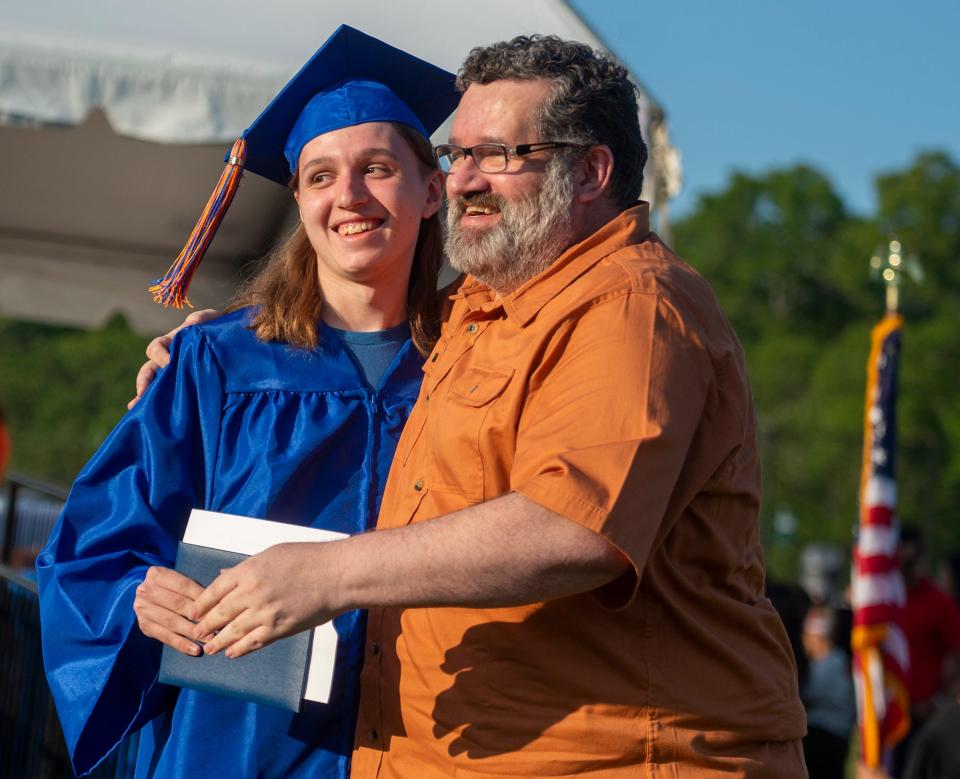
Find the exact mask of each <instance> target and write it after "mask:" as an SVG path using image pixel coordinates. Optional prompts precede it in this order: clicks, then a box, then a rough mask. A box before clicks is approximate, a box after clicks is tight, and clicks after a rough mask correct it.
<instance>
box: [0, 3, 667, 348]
mask: <svg viewBox="0 0 960 779" xmlns="http://www.w3.org/2000/svg"><path fill="white" fill-rule="evenodd" d="M340 23H347V24H350V25H352V26H354V27H357V28H358V29H361V30H364V31H365V32H368V33H370V34H373V35H375V36H377V37H380V38H382V39H384V40H386V41H388V42H390V43H393V44H394V45H397V46H399V47H401V48H404V49H406V50H408V51H411V52H412V53H414V54H417V55H419V56H421V57H423V58H425V59H428V60H430V61H432V62H435V63H437V64H438V65H441V66H443V67H446V68H448V69H450V70H453V71H455V70H456V69H457V67H458V66H459V63H460V62H461V60H462V59H463V56H464V54H465V53H466V52H467V51H468V50H469V49H470V48H471V47H472V46H474V45H478V44H484V43H490V42H493V41H497V40H504V39H508V38H510V37H513V36H514V35H518V34H524V33H534V32H539V33H555V34H557V35H560V36H561V37H565V38H571V39H576V40H581V41H584V42H586V43H589V44H591V45H593V46H598V47H602V46H603V44H602V42H601V41H600V40H599V39H598V38H597V36H596V35H595V34H594V33H593V32H592V31H591V30H590V28H589V27H588V26H587V25H586V24H585V23H584V21H583V20H582V19H581V18H580V17H579V16H578V15H577V14H576V12H574V11H573V10H572V9H571V8H570V6H569V5H568V4H567V3H565V2H562V1H559V0H524V1H523V2H515V1H511V0H487V1H486V2H485V3H483V4H482V5H478V6H470V7H464V6H453V5H452V4H448V3H441V2H439V1H438V0H406V2H404V3H402V4H400V3H388V2H383V0H367V2H365V3H362V4H361V3H355V4H351V8H350V9H349V10H348V9H346V8H345V7H344V4H341V3H332V2H316V1H314V2H306V1H305V0H272V2H271V3H263V2H256V3H255V2H252V1H251V0H230V1H229V2H228V1H227V0H165V1H164V2H163V3H162V4H156V3H150V4H148V3H147V2H145V1H144V0H84V2H82V3H76V2H67V0H34V2H31V3H7V4H4V6H3V7H0V125H2V126H0V170H3V171H4V175H3V179H2V180H3V181H4V183H3V185H2V188H0V315H6V316H18V317H31V318H41V319H51V320H53V321H60V322H65V323H72V324H83V325H91V324H95V323H97V322H99V321H102V320H103V319H105V318H106V317H107V316H109V315H110V314H112V313H114V312H116V311H118V310H120V311H123V312H124V313H125V314H126V315H127V316H128V318H130V320H131V321H132V322H133V324H134V325H135V326H137V327H138V328H140V329H142V330H147V331H151V330H156V329H157V328H158V327H163V326H165V325H166V323H167V322H169V321H172V320H175V319H178V318H179V316H180V315H179V314H170V313H169V312H163V311H162V310H161V309H159V307H153V304H152V303H151V302H150V300H149V297H148V296H147V295H146V293H145V292H142V291H141V290H142V289H143V287H145V286H146V283H147V282H148V281H149V279H150V278H152V277H155V276H159V275H162V273H163V271H164V270H165V268H166V265H167V264H168V263H169V260H170V259H171V258H172V257H173V256H176V253H177V252H178V250H179V245H180V244H181V243H182V241H183V239H184V237H185V236H186V234H187V233H188V232H189V229H190V226H191V225H192V221H193V219H194V218H195V216H196V214H197V213H198V211H199V207H200V206H201V205H202V203H203V201H204V200H205V198H206V195H207V194H208V192H209V188H210V187H211V186H212V184H213V182H214V181H215V179H216V176H217V174H218V172H219V168H220V166H221V164H222V163H221V160H222V157H221V155H220V154H219V153H218V151H217V150H214V149H210V148H209V147H207V146H206V145H207V144H217V145H219V146H224V145H226V144H229V143H230V142H231V141H232V140H233V139H234V138H236V137H237V136H238V135H239V134H240V133H241V132H242V130H243V129H244V128H245V127H246V126H247V125H248V124H249V123H250V122H251V121H252V120H253V118H254V117H256V115H257V114H258V113H259V112H260V110H261V109H262V108H263V107H264V106H265V105H266V103H267V102H268V101H269V100H270V98H272V96H273V95H274V94H275V92H276V90H277V89H278V88H279V87H280V86H281V85H282V84H283V83H285V82H286V80H287V79H288V78H289V76H290V75H292V74H293V73H294V72H295V71H296V69H297V68H299V66H300V65H301V64H302V63H303V62H304V61H306V59H307V58H308V57H309V56H310V55H311V54H312V53H313V52H314V51H315V50H316V48H317V47H318V46H319V44H320V43H322V42H323V41H324V40H325V39H326V38H327V37H328V35H329V34H330V33H331V32H332V31H333V30H334V29H335V28H336V27H337V26H338V25H339V24H340ZM640 102H641V107H640V108H641V119H642V121H643V124H644V127H645V128H646V137H647V138H648V140H649V139H651V137H653V138H656V139H657V141H658V146H659V147H660V148H659V149H657V148H654V149H652V152H653V153H652V154H651V159H652V160H653V163H652V166H653V169H652V170H648V178H649V179H650V180H651V181H652V182H654V183H656V182H657V181H663V182H666V181H667V180H668V179H667V177H666V175H665V174H659V173H658V171H657V168H658V167H659V168H663V169H664V171H666V167H665V166H664V165H663V164H662V163H661V162H658V160H664V159H668V158H669V155H670V149H669V146H668V141H667V140H666V138H665V133H664V129H665V123H664V121H663V111H662V110H661V108H660V107H659V106H658V105H657V104H656V103H655V102H654V101H653V100H652V99H651V98H650V97H649V94H648V93H647V92H646V91H645V90H643V87H642V85H641V101H640ZM104 118H105V121H104ZM445 132H446V130H445V128H441V130H440V131H439V133H445ZM143 142H148V143H143ZM54 165H56V168H55V169H54V168H53V166H54ZM651 173H653V174H654V175H653V176H650V174H651ZM47 175H49V176H50V177H51V178H50V180H48V181H46V185H44V184H43V183H42V182H44V179H45V176H47ZM255 178H256V177H248V180H245V183H244V184H243V187H242V189H241V194H240V195H239V196H238V198H237V204H238V205H239V204H240V203H241V202H243V201H246V203H247V205H246V207H244V206H241V207H240V211H239V212H238V213H234V210H235V209H236V208H237V206H235V208H234V209H231V213H230V215H229V216H228V217H227V219H226V220H225V222H224V226H223V228H222V233H221V236H218V239H217V241H215V243H214V250H213V251H212V253H211V260H210V261H208V264H209V266H208V267H205V268H204V270H203V271H202V272H201V274H200V276H198V281H200V282H201V283H200V285H199V286H197V291H196V292H194V294H193V298H194V300H195V302H197V303H199V304H204V305H207V304H217V303H220V302H221V301H222V299H223V296H224V295H225V294H226V293H227V292H228V290H229V288H230V286H231V285H232V277H233V273H234V262H233V261H234V260H235V259H236V258H248V257H251V256H254V255H256V254H258V253H260V252H262V250H263V249H264V248H266V246H268V245H269V243H270V242H271V241H272V239H273V237H275V235H276V232H277V230H278V228H279V227H280V225H281V224H282V223H283V221H284V216H285V213H286V211H287V210H288V205H287V204H288V198H287V195H286V193H285V192H283V191H282V189H280V188H276V187H272V186H270V185H262V183H257V184H252V183H251V180H253V179H255ZM51 183H52V187H51V186H50V185H51ZM662 190H663V187H662V186H658V187H654V188H651V189H650V191H648V192H647V193H646V194H647V196H648V197H654V196H655V195H661V196H662ZM205 265H207V263H205ZM80 268H82V269H83V271H82V272H80V271H79V269H80ZM34 271H36V273H35V272H34ZM37 274H40V276H41V277H42V278H36V275H37ZM71 277H72V278H73V282H72V284H67V285H66V286H64V281H63V280H64V279H67V278H71ZM204 277H205V278H206V279H208V282H207V286H206V287H204V286H203V284H204V282H202V281H201V279H202V278H204ZM58 285H60V286H61V287H62V290H61V292H60V294H57V293H56V288H57V286H58ZM34 288H35V289H36V290H38V292H36V293H34V294H31V290H32V289H34ZM39 290H43V292H42V293H41V292H39ZM71 300H73V301H76V302H75V304H71V303H70V301H71ZM47 301H56V303H55V305H54V306H50V305H48V304H47ZM51 309H52V310H51Z"/></svg>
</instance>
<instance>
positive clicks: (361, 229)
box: [337, 222, 378, 235]
mask: <svg viewBox="0 0 960 779" xmlns="http://www.w3.org/2000/svg"><path fill="white" fill-rule="evenodd" d="M377 226H378V223H377V222H347V223H346V224H342V225H340V226H339V227H337V232H338V233H340V235H356V234H357V233H365V232H367V230H373V229H375V228H376V227H377Z"/></svg>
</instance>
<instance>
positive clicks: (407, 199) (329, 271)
mask: <svg viewBox="0 0 960 779" xmlns="http://www.w3.org/2000/svg"><path fill="white" fill-rule="evenodd" d="M442 191H443V174H441V173H440V171H439V170H430V171H427V170H426V169H425V166H424V165H423V164H422V163H421V162H420V161H419V160H418V158H417V156H416V154H415V153H414V151H413V149H412V148H411V146H410V144H409V143H408V142H407V141H406V140H405V139H404V138H403V136H402V135H401V134H400V133H399V132H398V131H397V129H396V128H394V127H393V126H392V125H391V124H389V123H387V122H369V123H367V124H359V125H355V126H353V127H344V128H341V129H339V130H333V131H332V132H328V133H324V134H323V135H319V136H317V137H316V138H314V139H313V140H311V141H310V142H309V143H307V144H306V145H305V146H304V147H303V150H302V151H301V153H300V162H299V165H298V167H297V186H296V190H295V193H294V197H295V198H296V201H297V205H298V207H299V209H300V219H301V220H302V222H303V226H304V229H305V230H306V232H307V236H308V238H309V239H310V244H311V245H312V246H313V249H314V251H315V252H316V253H317V272H318V274H319V278H320V287H321V289H323V288H324V285H325V284H333V283H343V282H356V283H360V284H363V285H365V286H372V287H377V286H380V285H387V284H389V285H393V284H400V285H403V288H404V289H406V285H407V283H408V279H409V276H410V268H411V265H412V262H413V254H414V249H415V248H416V245H417V236H418V234H419V230H420V220H421V219H427V218H429V217H430V216H432V215H433V214H435V213H436V212H437V210H438V209H439V208H440V201H441V197H442Z"/></svg>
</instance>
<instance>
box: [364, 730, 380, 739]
mask: <svg viewBox="0 0 960 779" xmlns="http://www.w3.org/2000/svg"><path fill="white" fill-rule="evenodd" d="M367 738H369V739H370V740H371V741H376V740H377V739H378V738H380V734H379V733H377V731H376V730H375V729H374V728H370V730H368V731H367Z"/></svg>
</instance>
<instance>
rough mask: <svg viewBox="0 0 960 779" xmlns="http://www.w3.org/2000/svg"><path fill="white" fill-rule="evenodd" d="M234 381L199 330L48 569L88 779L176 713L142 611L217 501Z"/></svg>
mask: <svg viewBox="0 0 960 779" xmlns="http://www.w3.org/2000/svg"><path fill="white" fill-rule="evenodd" d="M222 394H223V378H222V375H221V372H220V370H219V367H218V365H217V363H216V361H215V359H214V356H213V354H212V353H211V351H210V348H209V345H208V343H207V341H206V339H205V337H204V336H203V334H202V333H201V332H200V331H199V329H198V328H187V329H186V330H185V331H183V332H182V333H181V334H180V335H179V336H178V337H177V338H176V339H175V340H174V343H173V346H172V349H171V362H170V365H169V366H168V367H167V368H165V369H164V370H162V371H161V372H160V373H159V375H158V377H157V379H156V380H155V381H154V383H153V385H152V386H151V387H150V388H149V390H148V391H147V393H146V394H145V395H144V397H143V398H142V399H141V400H140V402H139V403H138V404H137V405H136V406H135V407H134V408H133V409H132V410H131V411H130V412H128V413H127V414H126V415H125V416H124V417H123V419H122V420H121V421H120V423H119V424H118V425H117V426H116V428H114V430H113V431H112V432H111V433H110V435H109V436H108V437H107V439H106V440H105V441H104V443H103V444H102V445H101V447H100V448H99V449H98V450H97V452H96V453H95V454H94V456H93V458H92V459H91V460H90V461H89V462H88V463H87V465H86V466H85V467H84V468H83V470H82V471H81V472H80V475H79V476H78V478H77V480H76V482H75V483H74V485H73V488H72V489H71V491H70V495H69V497H68V499H67V502H66V505H65V506H64V510H63V513H62V514H61V516H60V519H59V521H58V523H57V525H56V527H55V528H54V531H53V533H52V534H51V537H50V539H49V540H48V542H47V544H46V546H45V548H44V549H43V551H42V552H41V553H40V555H39V557H38V558H37V578H38V582H39V589H40V617H41V638H42V646H43V659H44V667H45V669H46V673H47V679H48V681H49V684H50V690H51V692H52V694H53V698H54V701H55V703H56V706H57V710H58V712H59V714H60V721H61V724H62V726H63V732H64V736H65V739H66V743H67V747H68V749H69V752H70V756H71V759H72V761H73V767H74V769H75V771H76V772H77V773H78V774H82V773H84V772H86V771H89V770H91V769H92V768H94V767H95V766H96V765H97V764H98V763H99V762H100V761H102V760H103V759H104V758H105V757H106V756H107V755H108V754H109V753H110V752H111V751H112V750H113V749H114V748H115V747H116V746H117V745H118V744H119V743H120V742H121V741H122V740H123V738H124V737H125V736H126V735H127V734H128V733H130V732H132V731H133V730H135V729H137V728H139V727H141V726H142V725H143V724H144V723H146V722H147V721H148V720H150V719H151V718H153V717H154V716H156V715H157V714H158V713H159V712H160V711H162V710H163V709H164V708H165V707H167V706H169V705H171V703H172V701H173V700H174V698H173V696H174V694H175V691H174V690H173V689H172V688H169V687H166V686H165V685H159V684H156V678H157V673H158V670H159V663H160V650H161V644H160V642H158V641H155V640H153V639H150V638H147V637H146V636H144V635H143V634H142V633H141V632H140V629H139V627H138V625H137V620H136V616H135V614H134V611H133V601H134V596H135V591H136V587H137V585H138V584H139V583H140V582H141V581H143V578H144V576H145V573H146V570H147V568H148V567H149V566H152V565H161V566H170V567H172V565H173V563H174V561H175V559H176V549H177V542H178V540H179V539H180V537H181V535H182V532H183V528H184V527H185V525H186V520H187V516H188V514H189V512H190V510H191V509H192V508H194V507H202V506H204V505H205V501H206V499H207V496H208V495H209V494H210V488H211V479H212V465H213V463H212V462H211V458H212V457H213V456H214V453H216V451H217V444H218V434H219V429H220V414H221V409H222Z"/></svg>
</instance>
